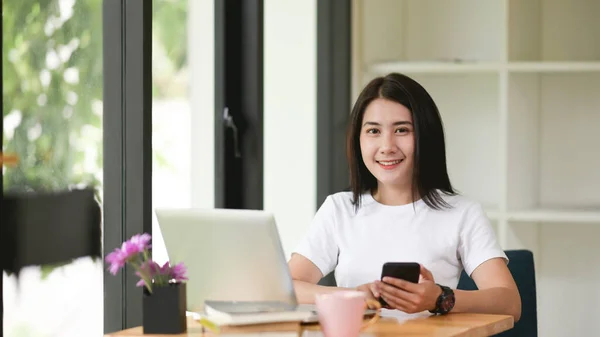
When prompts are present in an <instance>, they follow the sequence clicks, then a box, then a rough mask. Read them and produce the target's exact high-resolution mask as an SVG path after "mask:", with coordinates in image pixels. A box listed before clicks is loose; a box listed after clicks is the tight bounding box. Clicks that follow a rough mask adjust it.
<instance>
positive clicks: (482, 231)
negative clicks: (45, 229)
mask: <svg viewBox="0 0 600 337" xmlns="http://www.w3.org/2000/svg"><path fill="white" fill-rule="evenodd" d="M347 157H348V164H349V166H350V177H351V185H352V186H351V191H350V192H339V193H335V194H333V195H330V196H329V197H327V199H326V200H325V202H324V203H323V205H322V206H321V208H320V209H319V210H318V212H317V214H316V215H315V217H314V219H313V222H312V224H311V226H310V229H309V231H308V234H307V235H306V237H305V238H304V239H303V240H302V241H301V243H300V244H299V246H298V247H297V249H296V250H295V251H294V253H293V254H292V258H291V259H290V261H289V266H290V270H291V273H292V277H293V278H294V286H295V289H296V292H297V294H298V297H299V300H300V301H301V302H308V303H310V302H313V301H314V297H315V295H316V294H320V293H328V292H334V291H339V290H344V289H348V288H350V289H357V290H360V291H363V292H364V293H365V295H366V297H367V298H371V299H380V300H383V301H382V302H385V303H387V306H386V310H388V311H386V312H384V314H388V313H396V312H404V313H408V314H414V313H420V312H427V311H429V312H430V313H434V314H447V313H449V312H451V311H452V312H474V313H498V314H510V315H513V316H514V317H515V320H518V319H519V317H520V315H521V309H520V308H521V301H520V296H519V293H518V290H517V288H516V285H515V282H514V280H513V278H512V276H511V274H510V272H509V271H508V268H507V266H506V262H507V257H506V255H505V253H504V252H503V250H502V249H501V248H500V246H499V245H498V242H497V240H496V236H495V234H494V231H493V229H492V227H491V224H490V221H489V219H488V218H487V217H486V215H485V213H484V211H483V208H482V206H481V205H480V204H479V203H477V202H474V201H472V200H469V199H468V198H466V197H463V196H460V195H458V193H457V192H455V191H454V189H453V188H452V185H451V183H450V179H449V177H448V173H447V168H446V155H445V143H444V131H443V127H442V120H441V117H440V113H439V111H438V108H437V106H436V104H435V103H434V101H433V99H432V98H431V96H430V95H429V94H428V93H427V91H426V90H425V88H423V87H422V86H421V85H420V84H419V83H417V82H416V81H414V80H413V79H411V78H409V77H407V76H405V75H401V74H396V73H393V74H390V75H387V76H385V77H378V78H376V79H374V80H372V81H371V82H370V83H369V84H368V85H367V86H366V87H365V88H364V89H363V90H362V92H361V93H360V95H359V97H358V99H357V102H356V104H355V106H354V108H353V110H352V116H351V120H350V124H349V127H348V133H347ZM386 262H416V263H418V264H419V265H420V279H419V282H418V283H412V282H408V281H406V280H401V279H397V278H392V277H387V278H384V279H383V280H379V277H380V275H381V271H382V266H383V264H385V263H386ZM463 270H465V271H466V272H467V274H468V275H470V276H471V277H472V278H473V280H474V281H475V282H476V283H477V286H478V287H479V289H480V290H477V291H460V290H454V289H455V288H456V286H457V284H458V279H459V276H460V274H461V272H462V271H463ZM332 271H335V278H336V281H337V285H338V287H325V286H320V285H317V282H318V281H319V280H320V279H321V278H322V277H323V276H325V275H328V274H329V273H330V272H332Z"/></svg>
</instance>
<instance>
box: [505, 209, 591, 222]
mask: <svg viewBox="0 0 600 337" xmlns="http://www.w3.org/2000/svg"><path fill="white" fill-rule="evenodd" d="M507 220H508V221H519V222H548V223H557V222H558V223H564V222H569V223H596V224H599V225H600V209H597V210H579V209H563V210H560V209H529V210H521V211H511V212H508V214H507Z"/></svg>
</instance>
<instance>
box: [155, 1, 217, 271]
mask: <svg viewBox="0 0 600 337" xmlns="http://www.w3.org/2000/svg"><path fill="white" fill-rule="evenodd" d="M213 13H214V1H213V0H193V1H191V0H154V2H153V17H152V29H153V34H152V35H153V40H152V51H153V54H152V58H153V59H152V77H153V79H152V85H153V101H152V149H153V159H154V160H153V172H152V194H153V197H152V205H153V208H154V209H156V208H184V207H191V206H193V207H213V203H214V201H213V200H214V197H213V195H214V188H213V185H214V178H213V177H214V173H213V170H214V169H213V168H214V140H213V138H214V131H213V129H214V120H213V117H212V116H213V113H214V56H213V53H214V33H213V32H214V14H213ZM189 18H194V20H190V19H189ZM152 233H153V240H152V241H153V243H152V255H153V258H154V259H155V260H156V261H158V262H166V261H167V259H168V255H167V251H166V248H165V246H164V243H163V239H162V235H161V232H160V227H159V225H158V222H157V220H156V215H155V214H153V226H152ZM173 262H178V261H173Z"/></svg>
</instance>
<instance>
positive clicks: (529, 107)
mask: <svg viewBox="0 0 600 337" xmlns="http://www.w3.org/2000/svg"><path fill="white" fill-rule="evenodd" d="M352 44H353V51H352V54H353V59H352V62H353V67H354V68H353V98H356V96H357V95H358V92H359V90H360V89H361V88H362V87H363V86H364V85H365V84H366V83H367V82H368V81H370V80H371V79H372V78H373V77H375V76H379V75H385V74H388V73H390V72H400V73H404V74H407V75H409V76H411V77H413V78H414V79H415V80H417V81H418V82H419V83H421V84H422V85H423V86H424V87H425V88H426V89H427V90H428V91H429V93H430V94H431V95H432V97H433V98H434V100H435V101H436V103H437V104H438V107H439V109H440V113H441V114H442V119H443V121H444V128H445V131H446V144H447V157H448V168H449V173H450V176H451V179H452V182H453V184H454V185H455V186H456V187H457V188H458V189H459V190H460V191H461V192H462V193H463V194H464V195H467V196H469V197H471V198H473V199H476V200H478V201H479V202H481V203H482V204H483V205H484V207H485V209H486V211H487V213H488V216H489V217H490V218H491V220H492V222H493V223H494V225H495V228H496V229H497V231H498V237H499V240H500V242H501V245H502V246H503V247H504V248H505V249H516V248H526V249H530V250H532V251H533V252H534V255H535V256H536V264H537V269H536V272H537V277H538V287H539V289H538V294H539V305H540V307H539V315H540V336H562V335H600V326H598V325H597V324H596V325H594V323H593V322H591V321H583V320H582V321H581V322H579V321H578V323H577V326H578V327H576V328H573V326H571V325H570V326H569V328H568V330H565V329H567V328H566V327H565V326H562V325H561V324H560V322H561V321H563V317H561V316H560V315H564V313H561V314H559V312H558V311H556V310H555V309H553V307H555V306H556V305H557V304H556V303H554V302H555V301H554V300H552V299H550V300H547V302H546V298H550V297H552V296H553V295H552V294H553V292H556V291H560V290H561V289H560V287H569V289H570V290H569V291H571V292H572V293H573V297H572V298H577V297H582V298H583V299H582V301H583V302H585V303H575V302H573V301H572V300H569V299H567V298H566V297H565V298H561V299H562V300H564V301H565V303H560V304H559V305H560V306H561V307H567V308H574V309H572V311H571V313H572V314H573V320H577V317H586V316H589V315H590V313H589V312H588V311H586V310H590V309H589V308H590V307H594V308H596V307H597V306H596V303H595V302H593V301H592V300H591V299H590V296H589V295H588V296H587V297H586V296H585V295H583V294H584V290H580V289H572V287H570V283H572V282H574V280H573V279H572V278H573V277H575V276H573V275H578V276H577V277H588V278H589V279H588V281H585V282H583V283H586V282H588V283H589V284H590V288H589V289H587V290H585V291H588V292H589V291H590V289H592V288H593V289H595V288H597V287H596V286H594V284H597V283H598V282H600V273H595V272H591V271H589V270H584V269H583V268H584V267H582V269H581V270H579V269H577V271H576V272H573V271H572V273H571V274H569V273H563V272H562V271H561V268H562V269H569V268H571V269H573V267H572V266H569V267H565V266H566V265H568V264H569V263H571V264H572V263H573V262H572V261H571V256H579V257H582V258H583V257H585V256H590V255H591V256H593V255H595V256H600V249H598V248H594V246H592V245H587V246H586V245H585V243H586V242H589V241H590V240H589V238H588V237H587V236H589V235H595V236H596V238H597V239H600V1H598V0H568V1H567V0H526V1H523V0H486V1H481V0H444V1H439V0H353V40H352ZM562 240H567V241H569V242H577V241H581V242H582V243H583V244H582V245H581V246H579V245H571V246H570V247H569V250H570V251H565V252H557V251H554V250H553V249H554V248H553V247H563V246H564V245H562V244H561V242H562ZM596 241H597V240H596ZM573 250H578V251H577V252H573ZM548 259H552V260H551V261H549V260H548ZM584 265H585V264H584ZM593 266H595V267H593V268H596V269H598V270H600V262H596V261H594V262H593ZM586 268H590V266H589V265H588V266H587V267H586ZM569 270H570V269H569ZM579 283H581V282H579ZM593 291H596V292H598V290H593ZM580 295H581V296H580ZM595 296H596V297H597V296H598V294H597V293H596V295H595ZM592 297H593V296H592ZM546 303H548V304H547V305H546ZM578 308H581V309H578ZM584 308H586V309H584ZM592 310H593V311H594V310H595V311H594V312H593V313H592V316H594V317H599V316H600V309H592ZM577 329H579V331H577ZM578 332H580V333H578Z"/></svg>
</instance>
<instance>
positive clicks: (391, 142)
mask: <svg viewBox="0 0 600 337" xmlns="http://www.w3.org/2000/svg"><path fill="white" fill-rule="evenodd" d="M381 142H382V143H381V147H380V151H381V153H394V152H396V150H397V149H398V147H397V146H396V140H395V139H394V135H393V134H392V135H386V136H384V137H381Z"/></svg>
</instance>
